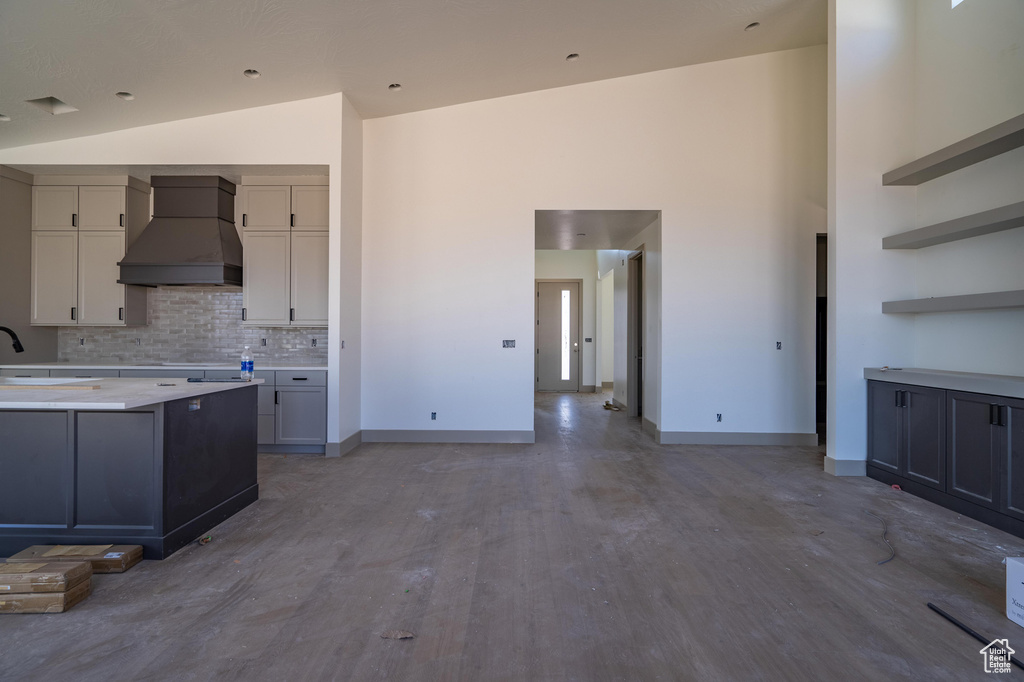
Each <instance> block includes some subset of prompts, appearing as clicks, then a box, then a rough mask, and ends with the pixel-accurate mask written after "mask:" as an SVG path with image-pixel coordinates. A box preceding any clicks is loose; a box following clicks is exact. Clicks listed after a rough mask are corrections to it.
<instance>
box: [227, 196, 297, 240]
mask: <svg viewBox="0 0 1024 682" xmlns="http://www.w3.org/2000/svg"><path fill="white" fill-rule="evenodd" d="M238 189H239V194H240V195H241V197H242V199H241V204H242V229H243V230H254V231H255V230H269V231H276V230H287V229H288V228H289V227H291V213H292V209H291V188H290V187H288V186H276V185H243V186H242V187H239V188H238Z"/></svg>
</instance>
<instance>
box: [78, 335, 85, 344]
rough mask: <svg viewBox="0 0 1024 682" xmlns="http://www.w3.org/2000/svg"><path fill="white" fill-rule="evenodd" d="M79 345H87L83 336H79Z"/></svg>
mask: <svg viewBox="0 0 1024 682" xmlns="http://www.w3.org/2000/svg"><path fill="white" fill-rule="evenodd" d="M78 345H79V346H84V345H85V339H84V338H82V337H81V336H79V337H78Z"/></svg>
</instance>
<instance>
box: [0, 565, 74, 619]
mask: <svg viewBox="0 0 1024 682" xmlns="http://www.w3.org/2000/svg"><path fill="white" fill-rule="evenodd" d="M90 592H92V564H90V563H89V562H87V561H77V562H37V563H29V562H25V563H15V564H11V563H3V564H0V613H61V612H63V611H67V610H68V609H70V608H71V607H72V606H74V605H75V604H77V603H78V602H80V601H82V600H83V599H85V598H86V597H88V596H89V593H90Z"/></svg>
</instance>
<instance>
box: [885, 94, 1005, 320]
mask: <svg viewBox="0 0 1024 682" xmlns="http://www.w3.org/2000/svg"><path fill="white" fill-rule="evenodd" d="M1022 146H1024V114H1021V115H1020V116H1015V117H1014V118H1011V119H1010V120H1008V121H1004V122H1002V123H1000V124H999V125H996V126H993V127H991V128H989V129H988V130H983V131H982V132H980V133H978V134H976V135H972V136H970V137H968V138H965V139H963V140H960V141H959V142H955V143H953V144H951V145H949V146H948V147H944V148H943V149H940V150H938V151H937V152H933V153H931V154H928V155H927V156H923V157H921V158H920V159H917V160H916V161H912V162H910V163H908V164H906V165H904V166H900V167H899V168H896V169H894V170H891V171H889V172H888V173H885V174H884V175H882V184H883V185H920V184H922V183H924V182H928V181H929V180H934V179H935V178H938V177H941V176H943V175H946V174H948V173H952V172H953V171H957V170H960V169H961V168H966V167H967V166H970V165H972V164H975V163H979V162H981V161H984V160H986V159H990V158H992V157H994V156H998V155H999V154H1004V153H1006V152H1008V151H1011V150H1013V149H1017V148H1018V147H1022ZM1021 226H1024V201H1022V202H1018V203H1015V204H1010V205H1008V206H1001V207H999V208H994V209H991V210H988V211H982V212H980V213H974V214H972V215H968V216H963V217H962V218H955V219H953V220H947V221H945V222H941V223H936V224H934V225H928V226H925V227H921V228H918V229H915V230H909V231H907V232H901V233H899V234H894V235H891V236H889V237H885V238H884V239H883V240H882V248H883V249H922V248H926V247H929V246H935V245H937V244H946V243H949V242H955V241H959V240H961V239H970V238H972V237H980V236H981V235H985V234H992V233H994V232H1002V231H1004V230H1012V229H1015V228H1017V227H1021ZM1008 308H1024V291H993V292H989V293H983V294H966V295H962V296H937V297H932V298H918V299H910V300H905V301H885V302H883V303H882V312H883V313H887V314H898V313H910V314H918V313H943V312H957V311H968V310H1002V309H1008Z"/></svg>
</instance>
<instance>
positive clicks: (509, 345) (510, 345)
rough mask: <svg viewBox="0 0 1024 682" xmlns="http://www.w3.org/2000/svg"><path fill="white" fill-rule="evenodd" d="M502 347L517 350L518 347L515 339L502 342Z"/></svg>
mask: <svg viewBox="0 0 1024 682" xmlns="http://www.w3.org/2000/svg"><path fill="white" fill-rule="evenodd" d="M501 347H502V348H515V347H516V340H515V339H505V340H504V341H502V342H501Z"/></svg>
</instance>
